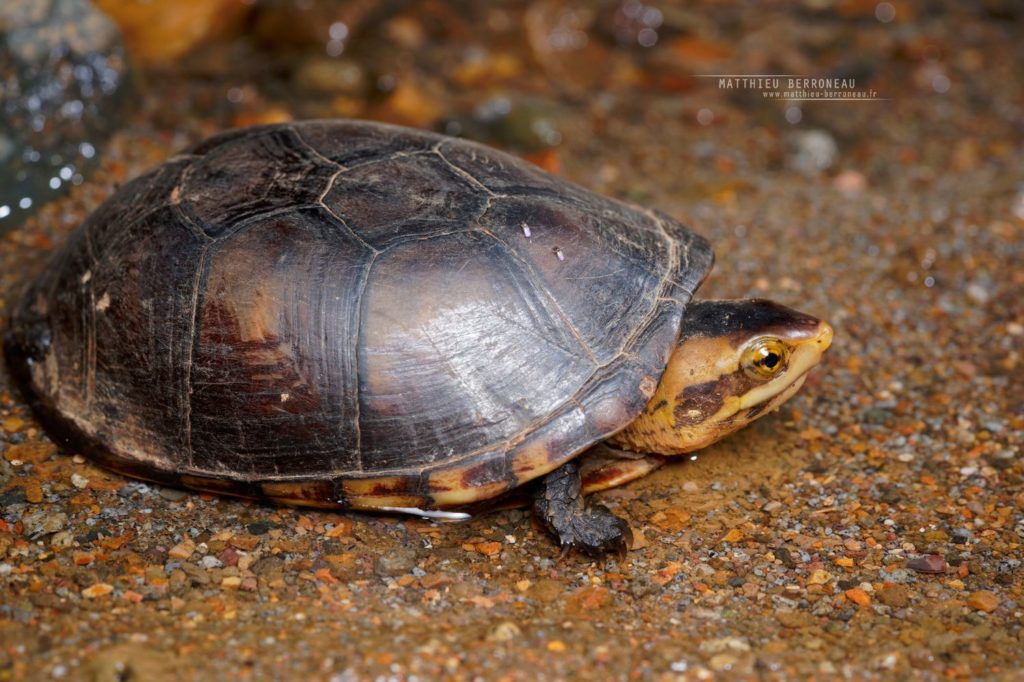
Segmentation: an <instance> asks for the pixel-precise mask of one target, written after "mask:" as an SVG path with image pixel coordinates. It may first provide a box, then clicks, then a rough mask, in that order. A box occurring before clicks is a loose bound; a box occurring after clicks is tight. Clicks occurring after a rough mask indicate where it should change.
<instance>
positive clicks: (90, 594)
mask: <svg viewBox="0 0 1024 682" xmlns="http://www.w3.org/2000/svg"><path fill="white" fill-rule="evenodd" d="M113 591H114V586H113V585H108V584H107V583H96V584H95V585H93V586H91V587H87V588H85V589H84V590H82V596H83V597H85V598H86V599H99V598H100V597H105V596H107V595H108V594H110V593H111V592H113Z"/></svg>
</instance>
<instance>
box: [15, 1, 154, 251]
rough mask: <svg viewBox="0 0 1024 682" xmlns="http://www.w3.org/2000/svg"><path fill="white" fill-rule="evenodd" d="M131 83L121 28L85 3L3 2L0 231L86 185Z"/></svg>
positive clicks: (126, 100)
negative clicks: (84, 176) (88, 171)
mask: <svg viewBox="0 0 1024 682" xmlns="http://www.w3.org/2000/svg"><path fill="white" fill-rule="evenodd" d="M118 4H120V3H118ZM125 4H134V3H125ZM128 81H129V79H128V64H127V60H126V58H125V53H124V47H123V45H122V44H121V37H120V35H119V34H118V31H117V27H116V26H115V25H114V23H113V22H111V21H110V20H109V19H108V18H107V17H106V16H104V15H103V13H101V12H99V11H97V10H96V8H95V7H93V6H92V4H91V3H89V2H88V0H48V1H43V0H4V2H2V3H0V83H4V84H5V88H4V95H3V98H2V107H3V121H4V125H3V127H2V128H0V232H3V231H4V230H6V229H8V228H11V227H15V226H17V225H18V224H19V223H20V222H21V221H22V220H24V219H25V218H26V217H28V216H29V215H30V214H31V213H33V212H35V211H36V210H37V209H38V208H39V207H40V206H42V205H44V204H45V203H47V202H48V201H50V200H51V199H53V198H55V197H57V196H59V195H61V194H63V193H64V192H66V191H67V190H68V188H70V187H71V186H73V185H75V184H80V183H81V182H82V174H83V171H85V170H86V169H88V168H89V167H91V166H92V165H93V164H94V163H95V161H96V157H97V149H98V147H99V145H100V144H101V143H102V142H103V141H104V140H105V139H106V137H107V136H108V135H109V134H110V133H111V132H112V131H113V130H116V129H117V127H118V125H119V124H120V122H121V120H122V113H123V112H124V110H125V108H126V105H127V103H128V98H127V97H126V94H127V91H128V90H129V88H128V87H127V83H128ZM10 84H14V87H11V85H10Z"/></svg>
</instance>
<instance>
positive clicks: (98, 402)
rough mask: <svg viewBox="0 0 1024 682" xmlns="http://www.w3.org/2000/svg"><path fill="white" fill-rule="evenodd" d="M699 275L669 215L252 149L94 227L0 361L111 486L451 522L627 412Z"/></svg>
mask: <svg viewBox="0 0 1024 682" xmlns="http://www.w3.org/2000/svg"><path fill="white" fill-rule="evenodd" d="M712 261H713V255H712V252H711V249H710V248H709V246H708V244H707V242H706V241H705V240H704V239H703V238H702V237H700V236H699V235H696V234H694V233H693V232H691V231H689V230H687V229H686V228H685V227H683V226H682V225H680V224H678V223H677V222H675V221H674V220H672V219H671V218H669V217H667V216H664V215H661V214H659V213H655V212H653V211H648V210H642V209H639V208H635V207H632V206H628V205H626V204H623V203H620V202H618V201H613V200H610V199H607V198H603V197H600V196H597V195H595V194H592V193H590V192H587V191H586V190H584V189H582V188H580V187H578V186H576V185H573V184H570V183H567V182H565V181H563V180H559V179H557V178H555V177H553V176H551V175H548V174H547V173H545V172H543V171H542V170H540V169H538V168H536V167H534V166H532V165H531V164H528V163H525V162H523V161H521V160H518V159H516V158H514V157H511V156H508V155H506V154H504V153H501V152H498V151H495V150H493V149H490V148H487V147H484V146H481V145H478V144H474V143H471V142H466V141H462V140H457V139H453V138H449V137H444V136H441V135H436V134H431V133H426V132H420V131H414V130H409V129H405V128H400V127H394V126H387V125H381V124H377V123H368V122H355V121H308V122H302V123H293V124H285V125H271V126H263V127H256V128H249V129H242V130H236V131H230V132H227V133H224V134H221V135H218V136H216V137H213V138H211V139H209V140H207V141H205V142H203V143H201V144H199V145H197V146H196V147H194V148H193V149H191V150H189V151H188V152H187V153H184V154H182V155H180V156H177V157H174V158H172V159H170V160H169V161H167V162H165V163H164V164H162V165H160V166H158V167H156V168H154V169H153V170H151V171H149V172H148V173H146V174H145V175H143V176H141V177H139V178H137V179H136V180H134V181H132V182H130V183H128V184H127V185H125V186H124V187H123V188H121V189H120V190H119V191H118V192H116V193H115V194H114V195H113V196H112V197H111V198H110V199H108V200H107V201H106V203H104V204H103V205H101V206H100V207H99V208H98V209H97V210H96V211H95V213H93V214H92V215H91V216H90V217H89V218H88V220H86V222H85V223H84V224H83V225H82V226H81V227H80V228H79V229H78V230H77V231H76V232H74V233H73V234H72V236H71V237H70V238H69V239H68V241H67V243H66V244H65V245H64V246H63V248H61V249H60V251H59V252H57V253H56V254H55V255H54V257H53V259H52V261H51V262H50V263H49V265H48V266H47V268H46V269H45V271H44V272H43V273H42V274H41V275H40V276H39V277H38V278H37V279H36V280H35V282H33V283H32V284H31V285H30V287H29V288H28V291H27V293H26V294H25V295H24V297H23V298H22V299H21V301H20V303H19V305H18V306H17V307H16V309H15V311H14V314H13V317H12V321H11V325H10V330H9V333H8V335H7V339H6V341H5V352H6V355H7V358H8V364H9V366H10V368H11V369H12V371H13V373H14V374H15V376H16V377H17V378H18V379H19V381H20V383H21V384H22V385H23V387H24V388H25V390H26V392H27V394H28V395H29V397H30V400H31V401H32V404H33V406H34V407H35V408H36V410H37V413H38V414H39V416H40V418H41V421H42V422H43V424H44V426H45V427H46V428H47V429H48V431H49V432H50V433H51V435H53V436H54V437H55V439H56V440H57V441H58V442H59V443H62V444H65V445H67V446H69V447H71V448H73V449H75V450H78V451H80V452H83V453H85V454H88V455H90V456H91V457H93V458H95V459H96V460H98V461H99V462H100V463H101V464H103V465H106V466H108V467H110V468H113V469H116V470H119V471H122V472H124V473H128V474H130V475H134V476H137V477H141V478H145V479H150V480H155V481H159V482H163V483H168V484H177V485H182V486H185V487H191V488H196V489H201V490H209V491H215V492H221V493H228V494H235V495H241V496H247V497H269V498H273V499H275V500H280V501H284V502H288V503H293V504H303V505H311V506H325V507H348V508H360V509H379V508H387V507H422V508H444V507H452V506H458V505H461V504H466V503H470V502H475V501H478V500H483V499H487V498H490V497H494V496H497V495H500V494H502V493H504V492H506V491H508V490H510V489H511V488H513V487H515V486H518V485H520V484H522V483H524V482H526V481H528V480H530V479H532V478H535V477H537V476H540V475H542V474H545V473H547V472H548V471H550V470H552V469H554V468H555V467H557V466H559V465H560V464H561V463H563V462H565V461H567V460H568V459H570V458H572V457H574V456H576V455H577V454H578V453H580V452H581V451H583V450H584V449H586V448H587V447H588V446H590V445H591V444H593V443H595V442H597V441H600V440H602V439H603V438H605V437H606V436H608V435H610V434H612V433H614V432H616V431H618V430H619V429H621V428H623V427H624V426H625V425H626V424H628V423H629V422H630V421H631V420H632V419H633V418H634V417H635V416H636V415H637V414H639V412H640V411H641V410H642V409H643V407H644V405H645V403H646V401H647V399H648V398H649V397H650V396H651V394H652V393H653V391H654V389H655V386H656V384H657V382H658V379H659V377H660V376H661V373H662V371H663V370H664V367H665V365H666V362H667V360H668V356H669V354H670V352H671V350H672V347H673V344H674V342H675V340H676V338H677V336H678V332H679V325H680V320H681V317H682V313H683V309H684V307H685V305H686V303H687V302H688V301H689V300H690V297H691V295H692V294H693V292H694V290H695V289H696V288H697V287H698V286H699V284H700V282H701V281H702V280H703V279H704V277H705V275H706V274H707V272H708V271H709V269H710V268H711V264H712Z"/></svg>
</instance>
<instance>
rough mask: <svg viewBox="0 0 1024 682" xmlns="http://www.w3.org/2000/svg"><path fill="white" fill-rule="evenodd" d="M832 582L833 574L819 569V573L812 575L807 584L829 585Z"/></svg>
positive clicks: (815, 572)
mask: <svg viewBox="0 0 1024 682" xmlns="http://www.w3.org/2000/svg"><path fill="white" fill-rule="evenodd" d="M831 581H832V574H831V573H829V572H828V571H823V570H821V569H818V570H817V571H814V572H813V573H811V575H810V577H809V578H808V579H807V584H808V585H827V584H828V583H829V582H831Z"/></svg>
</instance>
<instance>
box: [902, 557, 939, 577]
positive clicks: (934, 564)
mask: <svg viewBox="0 0 1024 682" xmlns="http://www.w3.org/2000/svg"><path fill="white" fill-rule="evenodd" d="M946 567H947V566H946V557H944V556H942V555H939V554H925V555H924V556H919V557H915V558H913V559H911V560H910V561H908V562H907V568H909V569H910V570H912V571H917V572H918V573H945V572H946Z"/></svg>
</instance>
